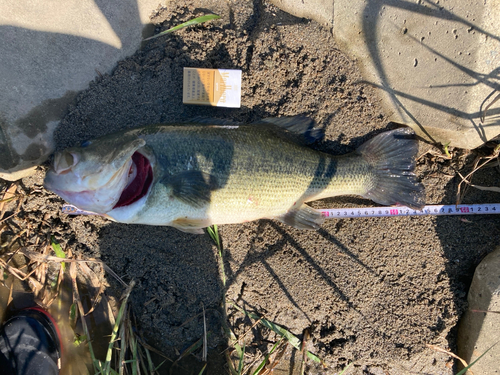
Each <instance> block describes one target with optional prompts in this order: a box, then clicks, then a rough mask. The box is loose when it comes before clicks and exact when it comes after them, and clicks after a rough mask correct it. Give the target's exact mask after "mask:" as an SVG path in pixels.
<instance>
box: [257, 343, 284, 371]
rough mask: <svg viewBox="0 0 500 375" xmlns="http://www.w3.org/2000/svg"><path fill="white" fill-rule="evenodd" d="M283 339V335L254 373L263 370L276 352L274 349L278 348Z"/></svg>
mask: <svg viewBox="0 0 500 375" xmlns="http://www.w3.org/2000/svg"><path fill="white" fill-rule="evenodd" d="M282 340H283V337H281V338H280V339H279V341H278V342H277V343H275V344H274V345H273V347H272V348H271V350H270V351H269V353H267V354H266V356H265V357H264V360H263V361H262V362H261V363H260V365H259V367H257V369H256V370H255V371H254V372H253V374H252V375H258V374H259V372H260V370H262V369H263V368H264V366H265V365H266V363H267V361H268V359H269V357H270V356H271V355H272V354H273V353H274V351H275V350H276V348H277V347H278V346H279V345H280V344H281V341H282Z"/></svg>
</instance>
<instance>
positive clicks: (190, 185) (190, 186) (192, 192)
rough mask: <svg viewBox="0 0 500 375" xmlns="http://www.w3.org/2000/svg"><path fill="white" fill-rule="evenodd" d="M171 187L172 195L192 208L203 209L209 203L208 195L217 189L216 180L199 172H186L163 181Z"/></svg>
mask: <svg viewBox="0 0 500 375" xmlns="http://www.w3.org/2000/svg"><path fill="white" fill-rule="evenodd" d="M162 182H163V183H164V184H165V185H168V186H171V187H172V195H173V196H174V197H175V198H177V199H179V200H181V201H183V202H185V203H187V204H189V205H191V206H193V207H203V205H205V204H207V203H210V195H211V193H212V191H213V190H216V189H217V187H218V184H217V181H216V178H215V177H214V176H212V175H210V174H207V173H203V172H200V171H186V172H182V173H179V174H176V175H174V176H170V177H168V178H165V179H163V181H162Z"/></svg>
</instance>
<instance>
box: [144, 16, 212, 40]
mask: <svg viewBox="0 0 500 375" xmlns="http://www.w3.org/2000/svg"><path fill="white" fill-rule="evenodd" d="M219 18H220V16H218V15H217V14H207V15H205V16H201V17H197V18H193V19H192V20H189V21H187V22H184V23H181V24H180V25H177V26H174V27H171V28H170V29H168V30H165V31H162V32H161V33H159V34H156V35H153V36H152V37H149V38H146V39H144V40H151V39H155V38H159V37H160V36H163V35H166V34H170V33H172V32H174V31H177V30H180V29H183V28H185V27H188V26H192V25H197V24H199V23H203V22H207V21H210V20H216V19H219Z"/></svg>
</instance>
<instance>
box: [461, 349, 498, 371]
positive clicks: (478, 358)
mask: <svg viewBox="0 0 500 375" xmlns="http://www.w3.org/2000/svg"><path fill="white" fill-rule="evenodd" d="M499 342H500V341H497V342H496V343H494V344H493V345H491V346H490V347H489V348H488V349H487V350H486V351H485V352H484V353H483V354H481V355H480V356H479V357H477V359H476V360H475V361H474V362H472V363H471V364H470V365H469V366H467V367H466V368H464V369H463V370H462V371H460V372H459V373H458V374H457V375H464V374H465V373H466V372H467V370H469V369H470V368H471V367H472V366H473V365H474V364H475V363H476V362H477V361H479V360H480V359H481V358H482V357H483V355H485V354H486V353H488V352H489V351H490V350H491V349H493V347H494V346H495V345H496V344H498V343H499Z"/></svg>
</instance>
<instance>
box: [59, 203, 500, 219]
mask: <svg viewBox="0 0 500 375" xmlns="http://www.w3.org/2000/svg"><path fill="white" fill-rule="evenodd" d="M318 211H319V212H321V214H322V215H323V216H324V217H326V218H328V219H344V218H349V217H388V216H426V215H433V216H441V215H484V214H500V203H490V204H459V205H454V204H450V205H428V206H424V208H422V210H414V209H413V208H409V207H405V206H392V207H388V206H386V207H365V208H330V209H325V208H321V209H318ZM62 212H63V213H65V214H68V215H99V216H107V215H106V214H97V213H95V212H91V211H85V210H81V209H79V208H78V207H76V206H73V205H71V204H64V205H63V206H62Z"/></svg>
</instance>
